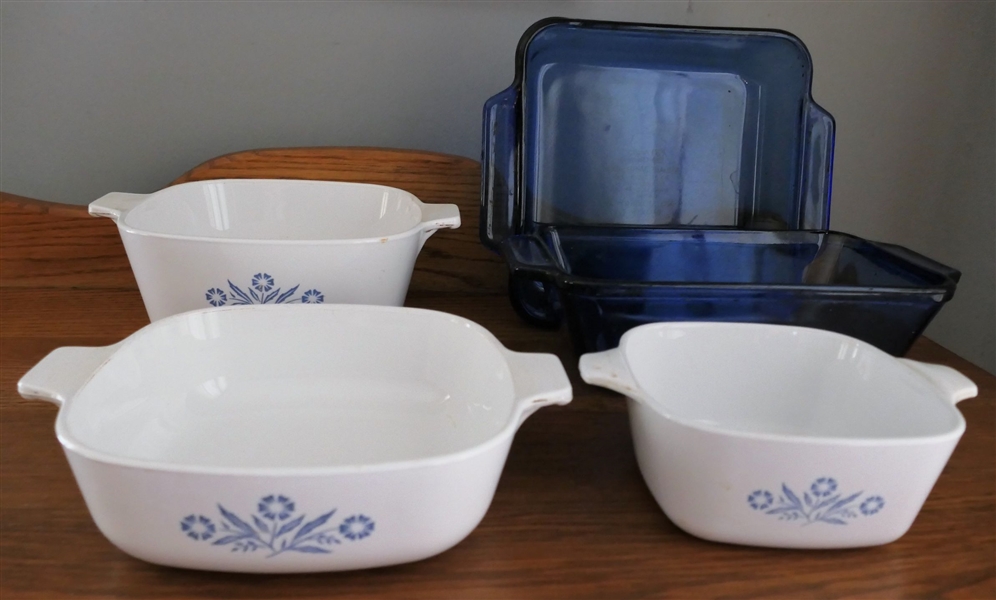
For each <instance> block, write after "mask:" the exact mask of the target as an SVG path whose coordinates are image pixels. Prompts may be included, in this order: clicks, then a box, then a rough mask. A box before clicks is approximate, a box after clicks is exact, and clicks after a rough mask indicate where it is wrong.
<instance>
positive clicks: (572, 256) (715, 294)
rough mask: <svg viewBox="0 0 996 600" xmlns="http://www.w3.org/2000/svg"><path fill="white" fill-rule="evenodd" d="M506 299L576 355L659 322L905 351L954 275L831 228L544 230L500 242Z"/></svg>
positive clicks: (937, 306)
mask: <svg viewBox="0 0 996 600" xmlns="http://www.w3.org/2000/svg"><path fill="white" fill-rule="evenodd" d="M502 250H503V254H504V256H505V258H506V259H507V260H508V264H509V268H510V273H511V275H510V287H511V291H512V293H513V296H517V297H518V298H520V299H521V300H522V302H515V303H513V305H514V306H515V307H516V309H517V311H518V312H519V313H520V314H521V316H523V317H524V318H525V319H526V320H528V321H530V322H533V323H535V324H539V325H548V326H555V325H558V324H559V323H560V321H561V315H564V316H565V317H566V321H567V325H568V328H569V329H570V332H571V335H572V337H573V340H574V345H575V348H576V349H577V351H578V352H579V353H583V352H591V351H597V350H605V349H608V348H614V347H615V346H616V345H618V343H619V338H620V337H621V336H622V334H623V333H625V332H626V331H627V330H628V329H630V328H632V327H636V326H637V325H643V324H646V323H653V322H658V321H738V322H751V323H776V324H791V325H800V326H803V327H815V328H819V329H827V330H830V331H836V332H838V333H843V334H846V335H850V336H852V337H855V338H858V339H861V340H864V341H867V342H869V343H871V344H873V345H875V346H877V347H879V348H881V349H883V350H885V351H886V352H889V353H890V354H893V355H897V356H899V355H902V354H904V353H905V352H906V351H907V350H908V349H909V347H910V345H912V343H913V342H914V340H916V338H917V337H918V336H919V335H920V334H921V333H922V332H923V329H924V328H925V327H926V326H927V324H928V323H929V322H930V320H931V319H932V318H933V316H934V315H935V314H936V313H937V311H938V310H940V308H941V306H942V305H943V304H944V302H946V301H947V300H949V299H950V298H951V297H952V296H953V295H954V290H955V285H956V284H957V282H958V279H959V277H960V273H959V272H958V271H956V270H954V269H951V268H948V267H946V266H944V265H942V264H940V263H937V262H935V261H933V260H931V259H929V258H927V257H925V256H922V255H920V254H917V253H915V252H912V251H910V250H907V249H905V248H902V247H900V246H895V245H892V244H884V243H876V242H870V241H867V240H863V239H860V238H857V237H854V236H851V235H847V234H843V233H837V232H818V231H741V230H733V229H727V230H663V229H656V228H633V229H629V230H627V231H626V232H625V234H624V235H620V232H619V228H617V227H610V228H590V227H545V228H543V230H542V231H541V232H540V233H539V234H538V235H520V236H512V237H509V238H506V239H505V240H504V242H503V243H502Z"/></svg>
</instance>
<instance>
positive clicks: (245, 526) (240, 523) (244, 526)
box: [218, 504, 256, 536]
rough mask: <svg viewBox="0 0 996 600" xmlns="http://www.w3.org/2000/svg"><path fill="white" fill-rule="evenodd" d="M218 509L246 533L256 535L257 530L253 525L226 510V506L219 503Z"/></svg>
mask: <svg viewBox="0 0 996 600" xmlns="http://www.w3.org/2000/svg"><path fill="white" fill-rule="evenodd" d="M218 510H219V511H221V515H222V516H223V517H225V518H226V519H227V520H228V521H229V522H230V523H231V524H232V525H234V526H236V527H237V528H239V529H240V530H242V531H244V532H245V533H247V534H249V535H252V536H255V535H256V532H255V531H254V530H253V528H252V526H251V525H249V524H248V523H246V522H245V521H243V520H242V519H240V518H239V517H238V516H236V515H235V513H232V512H229V511H227V510H225V507H224V506H222V505H220V504H219V505H218Z"/></svg>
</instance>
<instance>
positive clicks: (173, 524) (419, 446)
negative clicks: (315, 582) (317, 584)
mask: <svg viewBox="0 0 996 600" xmlns="http://www.w3.org/2000/svg"><path fill="white" fill-rule="evenodd" d="M18 390H19V391H20V393H21V395H23V396H24V397H26V398H38V399H43V400H49V401H52V402H55V403H56V404H59V405H60V406H61V408H60V410H59V414H58V417H57V418H56V434H57V436H58V438H59V441H60V442H61V443H62V445H63V447H64V449H65V452H66V456H67V458H68V460H69V463H70V466H71V467H72V470H73V473H74V475H75V477H76V480H77V483H78V484H79V487H80V490H81V491H82V493H83V497H84V499H85V501H86V504H87V506H88V508H89V510H90V513H91V514H92V516H93V518H94V521H95V522H96V524H97V526H98V527H99V528H100V530H101V532H103V534H104V535H105V536H106V537H107V538H108V539H109V540H110V541H111V542H112V543H114V544H115V545H116V546H118V547H119V548H120V549H121V550H123V551H125V552H127V553H129V554H131V555H133V556H135V557H137V558H140V559H143V560H146V561H149V562H153V563H158V564H163V565H169V566H175V567H187V568H194V569H210V570H222V571H245V572H305V571H333V570H344V569H357V568H366V567H376V566H383V565H390V564H396V563H402V562H408V561H414V560H419V559H422V558H426V557H429V556H432V555H434V554H437V553H439V552H442V551H444V550H446V549H448V548H450V547H452V546H454V545H455V544H457V543H458V542H459V541H460V540H462V539H463V538H464V537H466V536H467V535H468V534H470V532H471V531H472V530H473V529H474V527H476V525H477V523H478V522H479V521H480V520H481V518H483V516H484V514H485V512H486V510H487V508H488V506H489V504H490V502H491V498H492V496H493V494H494V491H495V487H496V485H497V483H498V479H499V476H500V474H501V470H502V468H503V466H504V462H505V457H506V455H507V453H508V449H509V446H510V444H511V442H512V437H513V436H514V434H515V431H516V429H517V428H518V427H519V425H520V424H521V423H522V421H523V420H525V419H526V417H528V416H529V415H530V414H532V413H533V412H534V411H535V410H537V409H538V408H540V407H541V406H545V405H549V404H566V403H567V402H569V401H570V399H571V386H570V383H569V381H568V379H567V376H566V374H565V373H564V370H563V367H562V365H561V364H560V361H559V359H558V358H556V357H555V356H553V355H547V354H523V353H518V352H512V351H509V350H507V349H505V348H504V347H503V346H502V345H501V344H500V343H499V342H498V341H497V340H496V339H495V338H494V336H492V335H491V334H490V333H489V332H488V331H487V330H485V329H483V328H482V327H480V326H478V325H476V324H474V323H472V322H470V321H467V320H466V319H463V318H460V317H456V316H453V315H448V314H445V313H439V312H435V311H426V310H417V309H406V308H390V307H372V306H344V305H338V306H332V305H326V306H296V307H294V306H290V307H289V306H252V307H236V308H222V309H207V310H202V311H196V312H190V313H186V314H182V315H176V316H173V317H170V318H168V319H163V320H160V321H156V322H154V323H152V324H151V325H148V326H146V327H145V328H143V329H141V330H139V331H138V332H136V333H135V334H133V335H131V336H129V337H128V338H127V339H125V340H124V341H122V342H120V343H118V344H115V345H113V346H108V347H103V348H79V347H68V348H60V349H58V350H55V351H54V352H52V353H51V354H49V355H48V356H47V357H46V358H44V359H43V360H42V361H41V362H40V363H39V364H38V365H36V366H35V367H34V368H33V369H31V371H29V372H28V373H27V374H26V375H25V376H24V377H23V378H22V379H21V381H20V382H19V384H18Z"/></svg>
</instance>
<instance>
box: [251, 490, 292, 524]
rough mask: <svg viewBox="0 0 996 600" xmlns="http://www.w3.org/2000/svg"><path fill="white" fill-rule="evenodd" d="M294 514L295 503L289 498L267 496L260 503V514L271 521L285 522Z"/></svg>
mask: <svg viewBox="0 0 996 600" xmlns="http://www.w3.org/2000/svg"><path fill="white" fill-rule="evenodd" d="M293 512H294V503H293V502H291V500H290V498H288V497H287V496H273V495H272V494H271V495H269V496H265V497H263V498H261V499H260V501H259V514H261V515H263V516H264V517H265V518H267V519H269V520H271V521H284V520H286V519H287V518H289V517H290V516H291V513H293Z"/></svg>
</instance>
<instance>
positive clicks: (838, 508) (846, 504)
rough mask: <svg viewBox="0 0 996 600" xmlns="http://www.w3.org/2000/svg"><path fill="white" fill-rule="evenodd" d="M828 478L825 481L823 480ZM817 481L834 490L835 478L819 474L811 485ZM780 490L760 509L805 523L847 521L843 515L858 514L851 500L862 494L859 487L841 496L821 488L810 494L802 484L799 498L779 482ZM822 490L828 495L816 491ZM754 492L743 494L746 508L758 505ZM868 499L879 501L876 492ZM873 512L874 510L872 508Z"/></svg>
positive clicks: (838, 522) (851, 517) (785, 518)
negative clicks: (774, 500) (769, 504)
mask: <svg viewBox="0 0 996 600" xmlns="http://www.w3.org/2000/svg"><path fill="white" fill-rule="evenodd" d="M826 482H829V483H826ZM817 483H820V484H823V483H826V485H828V486H829V487H830V488H833V489H834V490H836V489H837V485H838V484H837V481H836V480H835V479H833V478H821V479H817V480H816V483H814V484H813V486H812V487H814V488H815V487H816V485H817ZM781 492H782V493H781V494H780V495H779V496H778V503H777V505H776V506H772V507H771V508H769V509H768V510H764V511H763V513H764V514H766V515H773V516H776V517H777V518H778V520H779V521H800V520H801V521H803V523H802V524H803V525H809V524H811V523H816V522H823V523H829V524H831V525H847V524H848V522H847V521H846V520H845V519H856V518H858V517H859V515H858V513H857V511H856V510H854V509H855V506H854V505H853V503H854V502H855V501H857V500H859V499H860V497H861V495H862V494H864V492H863V491H860V492H855V493H853V494H851V495H849V496H846V497H845V496H844V495H843V494H840V493H838V494H833V495H830V493H831V492H830V490H827V491H825V492H824V490H823V489H822V488H821V489H820V490H819V491H817V490H815V489H814V490H813V493H812V494H810V493H809V492H808V491H806V490H805V488H803V493H802V498H801V499H800V497H799V496H798V495H796V493H795V492H793V491H792V489H791V488H789V486H788V484H786V483H782V489H781ZM823 493H825V494H826V495H827V496H828V497H823V498H821V497H820V496H819V495H818V494H823ZM757 494H759V492H754V493H753V494H749V495H747V503H748V504H749V505H750V508H752V509H754V510H758V509H759V507H758V506H756V505H755V504H756V503H757ZM769 496H770V495H769ZM868 499H869V500H866V501H870V499H876V501H881V497H880V496H868ZM876 512H877V511H876ZM862 513H863V514H865V515H866V516H870V515H871V514H874V513H868V512H865V511H862Z"/></svg>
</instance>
